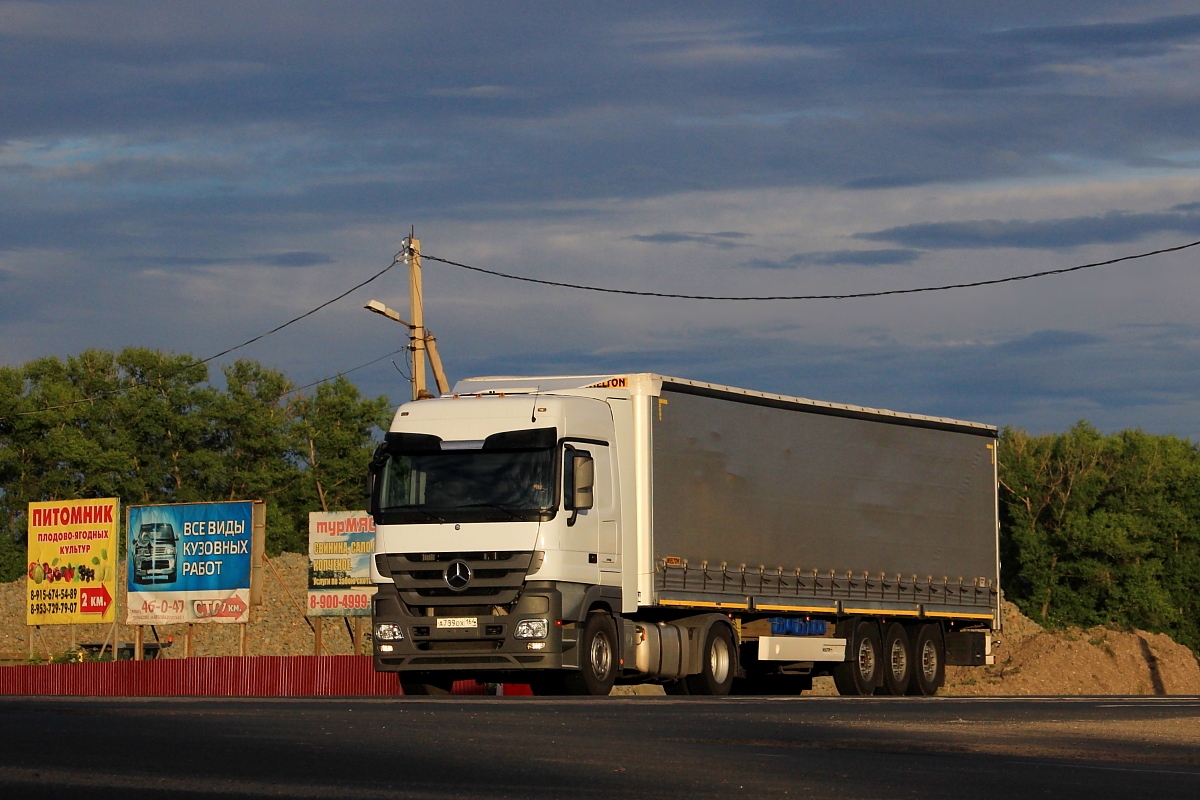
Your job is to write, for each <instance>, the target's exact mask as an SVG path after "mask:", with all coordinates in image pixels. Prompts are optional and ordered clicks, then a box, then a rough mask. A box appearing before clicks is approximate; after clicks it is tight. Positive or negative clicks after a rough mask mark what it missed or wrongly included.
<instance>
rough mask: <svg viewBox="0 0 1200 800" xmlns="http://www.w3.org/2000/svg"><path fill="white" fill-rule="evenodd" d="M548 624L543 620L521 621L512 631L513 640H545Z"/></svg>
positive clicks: (548, 628)
mask: <svg viewBox="0 0 1200 800" xmlns="http://www.w3.org/2000/svg"><path fill="white" fill-rule="evenodd" d="M548 630H550V623H549V621H548V620H544V619H523V620H521V621H520V622H518V623H517V629H516V630H515V631H513V638H514V639H545V638H546V632H547V631H548Z"/></svg>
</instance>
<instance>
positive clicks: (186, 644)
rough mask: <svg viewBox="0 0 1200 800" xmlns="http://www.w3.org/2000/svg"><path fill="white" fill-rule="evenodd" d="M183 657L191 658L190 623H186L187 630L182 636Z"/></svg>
mask: <svg viewBox="0 0 1200 800" xmlns="http://www.w3.org/2000/svg"><path fill="white" fill-rule="evenodd" d="M183 657H184V658H191V657H192V623H190V622H189V623H188V626H187V630H186V632H185V633H184V634H183Z"/></svg>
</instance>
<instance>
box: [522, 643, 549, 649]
mask: <svg viewBox="0 0 1200 800" xmlns="http://www.w3.org/2000/svg"><path fill="white" fill-rule="evenodd" d="M525 647H527V648H528V649H530V650H545V649H546V643H545V642H528V643H527V644H526V645H525Z"/></svg>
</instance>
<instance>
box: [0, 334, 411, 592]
mask: <svg viewBox="0 0 1200 800" xmlns="http://www.w3.org/2000/svg"><path fill="white" fill-rule="evenodd" d="M224 378H225V388H224V389H219V388H217V387H215V386H213V385H211V384H210V383H209V382H208V381H209V374H208V368H207V367H206V366H204V365H197V364H196V359H195V358H193V357H191V356H187V355H176V354H172V353H162V352H159V351H154V350H147V349H144V348H128V349H126V350H122V351H121V352H120V353H112V352H108V351H102V350H89V351H86V352H83V353H80V354H79V355H77V356H73V357H71V358H68V359H66V360H65V361H62V360H60V359H57V358H40V359H36V360H34V361H30V362H28V363H26V364H24V365H23V366H20V367H0V580H6V581H8V580H13V579H15V578H16V577H18V576H19V575H21V574H23V571H24V564H25V532H26V520H25V514H26V509H27V507H28V503H30V502H31V501H37V500H56V499H76V498H87V497H120V498H121V500H122V503H124V504H144V503H176V502H196V501H214V500H259V499H261V500H266V501H267V550H268V552H269V553H272V554H274V553H278V552H280V551H281V550H291V551H295V552H305V551H306V550H307V548H308V512H309V511H319V510H322V509H328V510H331V511H332V510H341V509H349V508H361V507H362V503H363V499H362V497H361V493H360V489H359V487H361V485H362V476H363V473H364V470H365V465H366V462H367V460H368V459H369V457H370V452H371V448H372V447H373V441H374V439H375V438H376V434H377V432H378V429H379V428H381V427H383V426H384V425H386V422H387V411H388V407H389V402H388V400H387V398H386V397H378V398H375V399H367V398H363V397H362V396H361V395H360V394H359V392H358V389H357V388H356V387H355V386H354V385H353V384H352V383H350V382H349V381H347V380H346V379H344V378H339V379H338V380H336V381H333V382H331V383H327V384H323V385H321V386H320V387H319V388H318V389H317V391H316V392H315V393H314V394H313V395H312V396H310V397H304V396H300V397H297V396H296V395H295V394H294V393H292V392H291V389H292V385H291V384H290V383H289V382H288V380H287V378H286V376H285V375H283V374H282V373H281V372H278V371H276V370H271V369H268V368H266V367H264V366H262V365H260V364H257V363H255V362H253V361H245V360H242V361H237V362H235V363H233V364H231V365H229V366H227V367H226V368H225V369H224ZM89 398H90V400H89ZM80 400H88V402H83V403H79V402H78V401H80ZM71 403H77V404H75V405H69V404H71ZM56 406H58V407H59V408H52V407H56ZM48 408H49V409H50V410H43V411H41V412H40V413H37V414H29V415H25V416H18V415H19V414H20V413H21V412H25V411H35V410H40V409H48Z"/></svg>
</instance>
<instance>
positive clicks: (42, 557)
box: [25, 497, 121, 625]
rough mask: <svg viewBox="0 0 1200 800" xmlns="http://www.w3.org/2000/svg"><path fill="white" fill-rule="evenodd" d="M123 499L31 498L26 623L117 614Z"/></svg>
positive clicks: (73, 620) (98, 619)
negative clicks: (118, 531) (36, 499)
mask: <svg viewBox="0 0 1200 800" xmlns="http://www.w3.org/2000/svg"><path fill="white" fill-rule="evenodd" d="M119 505H120V500H118V499H117V498H115V497H107V498H101V499H95V500H52V501H50V502H45V503H30V504H29V557H28V567H27V569H26V581H25V583H26V587H27V590H26V593H25V597H26V601H27V604H26V609H25V621H26V624H29V625H68V624H73V623H96V622H112V621H113V620H114V619H115V618H116V601H115V599H114V598H115V597H116V595H117V522H118V520H120V518H121V516H120V514H119V513H118V512H119Z"/></svg>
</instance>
